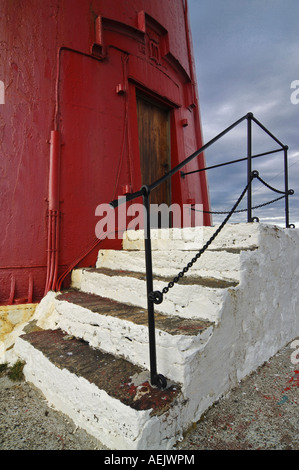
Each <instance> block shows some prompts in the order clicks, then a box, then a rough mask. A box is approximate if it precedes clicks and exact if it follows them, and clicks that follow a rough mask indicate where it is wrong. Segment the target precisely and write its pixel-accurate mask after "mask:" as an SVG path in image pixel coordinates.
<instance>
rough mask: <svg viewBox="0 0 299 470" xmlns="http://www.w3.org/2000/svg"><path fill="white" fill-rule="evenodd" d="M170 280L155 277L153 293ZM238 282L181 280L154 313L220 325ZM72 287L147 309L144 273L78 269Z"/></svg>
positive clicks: (204, 279) (212, 279)
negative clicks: (229, 291)
mask: <svg viewBox="0 0 299 470" xmlns="http://www.w3.org/2000/svg"><path fill="white" fill-rule="evenodd" d="M171 280H172V278H171V277H168V278H166V277H161V276H154V290H160V291H161V290H162V289H163V287H165V286H167V284H168V282H169V281H171ZM236 285H237V282H236V281H227V280H223V279H214V278H204V277H203V278H200V277H194V278H193V277H189V278H185V277H183V278H181V279H180V281H179V283H177V284H175V286H174V287H173V288H172V289H170V291H169V293H168V294H166V295H165V296H164V300H163V302H162V303H161V304H159V305H155V310H156V311H157V312H159V313H164V314H167V315H176V316H179V317H182V318H199V319H203V320H208V321H211V322H215V323H217V322H218V321H219V319H220V316H221V307H222V304H223V300H224V298H225V295H226V294H227V289H228V288H233V287H235V286H236ZM72 288H75V289H78V290H81V291H83V292H88V293H93V294H96V295H99V296H102V297H106V298H110V299H112V300H116V301H118V302H123V303H127V304H131V305H135V306H139V307H142V308H147V295H146V277H145V274H143V273H136V272H132V271H119V270H112V269H107V268H89V269H79V270H75V271H73V273H72Z"/></svg>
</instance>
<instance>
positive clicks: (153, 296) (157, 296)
mask: <svg viewBox="0 0 299 470" xmlns="http://www.w3.org/2000/svg"><path fill="white" fill-rule="evenodd" d="M256 177H257V175H256V172H252V174H251V178H250V180H249V182H248V184H247V185H246V187H245V188H244V190H243V191H242V193H241V195H240V196H239V198H238V200H237V202H236V203H235V204H234V206H233V207H232V209H231V210H230V212H229V213H228V215H227V217H226V218H225V219H224V220H223V222H222V223H221V224H220V225H219V227H218V228H217V230H215V232H214V233H213V235H212V236H211V237H210V239H209V240H208V241H207V242H206V243H205V244H204V246H203V247H202V248H201V249H200V250H199V251H198V252H197V253H196V255H195V256H194V257H193V258H192V259H191V261H189V263H188V264H187V266H185V267H184V268H183V269H182V271H180V272H179V273H178V274H177V276H175V277H174V278H173V280H172V281H170V282H169V283H168V285H167V286H166V287H164V288H163V289H162V291H154V292H151V293H150V294H149V298H150V300H151V301H152V302H154V303H155V304H161V303H162V302H163V294H167V292H168V291H169V289H171V288H172V287H173V286H174V285H175V284H176V283H178V282H179V280H180V279H181V278H182V277H183V276H184V275H185V274H186V273H187V272H188V271H189V269H190V268H192V266H193V264H194V263H196V261H197V260H198V259H199V258H200V257H201V255H202V254H203V253H204V252H205V251H206V250H207V248H208V247H209V246H210V245H211V243H212V242H213V241H214V240H215V238H216V237H217V235H219V233H220V232H221V230H222V229H223V227H224V226H225V225H226V224H227V222H228V221H229V219H230V218H231V216H232V215H233V213H234V212H235V211H236V209H237V207H238V205H239V204H240V202H241V201H242V199H243V197H244V196H245V194H246V192H247V190H248V188H249V186H250V185H251V183H252V180H253V179H254V178H256Z"/></svg>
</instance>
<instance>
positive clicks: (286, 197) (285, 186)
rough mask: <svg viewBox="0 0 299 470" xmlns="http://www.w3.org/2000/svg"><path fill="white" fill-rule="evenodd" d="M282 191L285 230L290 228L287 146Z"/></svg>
mask: <svg viewBox="0 0 299 470" xmlns="http://www.w3.org/2000/svg"><path fill="white" fill-rule="evenodd" d="M283 151H284V188H285V189H284V190H285V221H286V228H289V226H290V220H289V175H288V146H287V145H285V146H284V149H283Z"/></svg>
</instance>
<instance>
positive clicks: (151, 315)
mask: <svg viewBox="0 0 299 470" xmlns="http://www.w3.org/2000/svg"><path fill="white" fill-rule="evenodd" d="M141 189H142V190H143V195H142V197H143V207H144V248H145V268H146V288H147V311H148V334H149V357H150V374H151V384H152V385H156V386H157V387H158V388H165V387H166V386H167V382H166V379H165V377H164V376H163V375H161V374H157V356H156V336H155V312H154V302H153V300H152V298H151V295H150V294H151V293H152V292H153V267H152V246H151V226H150V203H149V195H150V190H149V188H148V186H146V185H144V186H142V188H141Z"/></svg>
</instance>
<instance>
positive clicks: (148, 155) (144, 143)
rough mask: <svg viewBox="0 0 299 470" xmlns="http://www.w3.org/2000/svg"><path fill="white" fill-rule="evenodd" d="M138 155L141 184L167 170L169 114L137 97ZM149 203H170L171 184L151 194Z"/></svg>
mask: <svg viewBox="0 0 299 470" xmlns="http://www.w3.org/2000/svg"><path fill="white" fill-rule="evenodd" d="M137 116H138V135H139V152H140V168H141V180H142V184H151V183H153V182H154V181H155V180H157V179H158V178H160V177H161V176H163V175H165V173H167V172H168V171H169V170H170V168H171V167H170V112H169V109H167V108H166V107H163V106H160V104H158V103H156V102H155V101H152V100H150V99H147V98H146V97H144V96H141V95H137ZM150 202H151V204H162V203H165V204H167V205H168V206H169V205H170V204H171V182H170V179H169V180H166V181H165V182H164V183H162V184H161V185H160V186H158V187H157V188H155V189H154V190H153V191H152V193H151V198H150Z"/></svg>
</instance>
